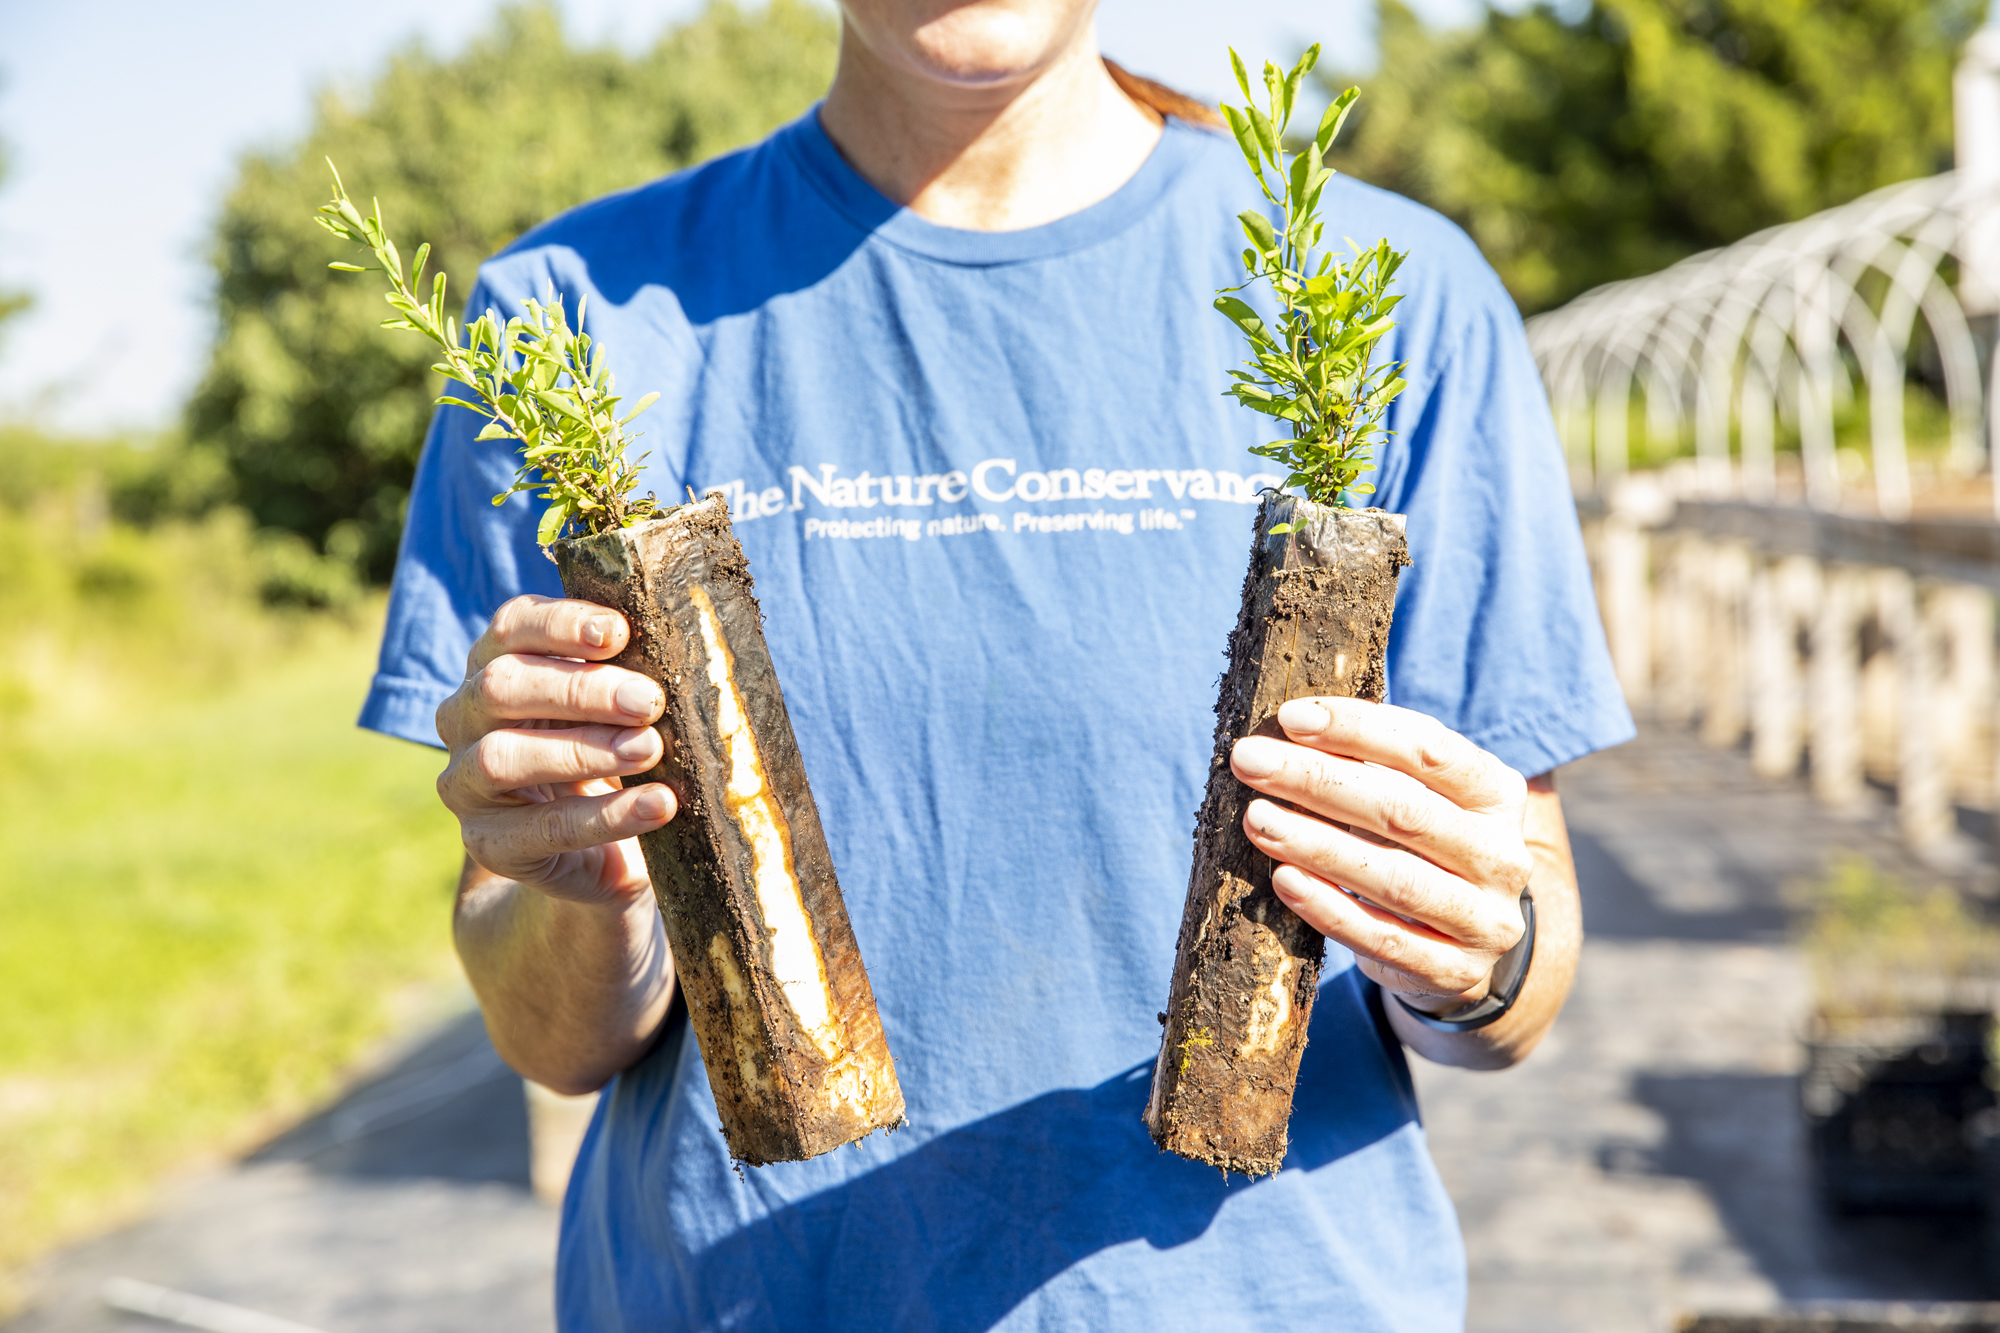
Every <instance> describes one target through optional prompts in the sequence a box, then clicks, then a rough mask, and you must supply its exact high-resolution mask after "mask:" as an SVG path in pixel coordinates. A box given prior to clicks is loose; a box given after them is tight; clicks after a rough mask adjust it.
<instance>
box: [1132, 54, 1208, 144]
mask: <svg viewBox="0 0 2000 1333" xmlns="http://www.w3.org/2000/svg"><path fill="white" fill-rule="evenodd" d="M1104 68H1105V70H1106V71H1107V72H1109V73H1110V75H1111V81H1112V82H1113V83H1115V84H1117V85H1118V87H1119V90H1120V91H1121V92H1123V93H1124V94H1125V95H1126V96H1127V97H1129V98H1131V99H1132V100H1133V101H1135V102H1137V103H1138V104H1139V105H1140V106H1143V107H1146V108H1147V109H1149V110H1152V111H1157V112H1159V113H1160V114H1161V115H1162V116H1178V117H1179V118H1180V119H1182V120H1184V121H1186V122H1187V123H1188V124H1190V125H1195V126H1199V127H1200V128H1202V129H1205V130H1226V129H1228V128H1229V127H1228V126H1227V125H1226V124H1224V123H1223V119H1222V113H1221V112H1219V111H1217V110H1216V109H1215V108H1214V107H1212V106H1210V105H1208V103H1206V102H1197V101H1196V100H1195V99H1194V98H1192V97H1189V96H1188V95H1187V94H1186V93H1177V92H1175V91H1174V90H1173V89H1171V88H1169V87H1167V86H1166V85H1165V84H1164V83H1155V82H1153V81H1152V80H1151V79H1142V78H1140V77H1139V76H1138V75H1137V74H1134V73H1133V72H1132V71H1131V70H1129V69H1126V68H1125V67H1124V66H1123V65H1121V64H1119V63H1118V62H1117V61H1115V60H1113V59H1112V58H1111V57H1110V56H1106V57H1104Z"/></svg>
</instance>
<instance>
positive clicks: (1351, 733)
mask: <svg viewBox="0 0 2000 1333" xmlns="http://www.w3.org/2000/svg"><path fill="white" fill-rule="evenodd" d="M1278 725H1279V726H1280V727H1282V728H1284V731H1285V734H1286V736H1288V737H1290V738H1291V739H1292V740H1294V741H1296V742H1297V743H1299V744H1300V745H1307V746H1311V747H1312V748H1314V749H1316V750H1323V751H1325V752H1327V753H1329V754H1338V755H1345V756H1347V757H1349V758H1352V759H1364V760H1367V761H1368V762H1369V763H1373V764H1381V765H1383V766H1384V767H1387V768H1392V769H1395V770H1396V771H1397V772H1400V773H1406V774H1408V775H1409V776H1410V777H1413V778H1415V779H1416V780H1417V781H1419V782H1421V783H1423V785H1424V786H1426V787H1428V788H1430V789H1431V790H1432V791H1434V792H1437V793H1438V794H1439V795H1441V796H1444V797H1445V798H1446V799H1448V800H1450V801H1452V802H1453V803H1454V804H1456V805H1458V806H1460V807H1462V808H1464V809H1467V810H1474V811H1485V810H1496V809H1502V808H1507V807H1512V806H1516V805H1519V804H1520V803H1521V802H1522V801H1523V800H1524V799H1525V798H1526V793H1527V784H1526V782H1525V780H1524V779H1523V778H1522V777H1521V775H1520V774H1519V773H1516V772H1515V771H1514V770H1513V769H1511V768H1509V767H1507V765H1505V764H1503V763H1501V762H1500V760H1499V759H1497V758H1495V757H1494V756H1493V755H1491V754H1488V753H1487V752H1486V751H1484V750H1482V749H1480V748H1479V747H1478V746H1477V745H1474V744H1473V743H1472V742H1471V741H1469V740H1467V739H1466V738H1465V737H1463V736H1461V735H1459V734H1458V733H1457V732H1455V731H1453V730H1452V729H1451V728H1450V727H1447V726H1445V725H1444V723H1442V722H1439V721H1438V720H1437V719H1436V718H1433V717H1426V716H1425V715H1424V714H1422V713H1418V712H1413V711H1411V710H1410V709H1407V708H1396V707H1393V706H1391V705H1388V704H1373V703H1369V702H1367V701H1366V700H1362V699H1335V698H1319V699H1294V700H1291V701H1290V702H1289V703H1286V704H1285V705H1283V706H1282V707H1280V708H1279V709H1278Z"/></svg>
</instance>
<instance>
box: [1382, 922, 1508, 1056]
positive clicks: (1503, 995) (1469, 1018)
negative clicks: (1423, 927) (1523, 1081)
mask: <svg viewBox="0 0 2000 1333" xmlns="http://www.w3.org/2000/svg"><path fill="white" fill-rule="evenodd" d="M1521 924H1522V925H1523V926H1525V927H1526V929H1525V930H1523V931H1522V932H1521V938H1520V939H1519V940H1516V941H1515V943H1514V947H1513V948H1511V949H1509V950H1508V951H1507V952H1506V953H1503V954H1501V955H1500V961H1498V962H1496V963H1495V964H1493V977H1492V980H1491V982H1490V983H1489V986H1488V989H1487V991H1486V994H1485V995H1484V996H1483V997H1481V998H1480V999H1477V1000H1474V1001H1473V1002H1472V1003H1471V1004H1469V1005H1466V1006H1465V1007H1463V1008H1460V1009H1447V1010H1446V1011H1445V1012H1444V1013H1443V1014H1427V1013H1425V1012H1424V1011H1423V1010H1421V1009H1418V1008H1416V1007H1415V1006H1414V1005H1412V1004H1410V1003H1409V1002H1408V1001H1407V1000H1405V999H1404V998H1403V997H1402V996H1400V995H1398V996H1396V1003H1397V1004H1400V1005H1402V1006H1403V1012H1404V1013H1406V1014H1408V1015H1409V1016H1410V1017H1411V1018H1414V1019H1416V1020H1417V1021H1418V1022H1419V1023H1422V1024H1423V1025H1424V1026H1425V1027H1427V1028H1430V1029H1432V1030H1433V1031H1436V1032H1476V1031H1478V1030H1479V1029H1480V1028H1483V1027H1486V1026H1487V1025H1488V1024H1491V1023H1497V1022H1499V1021H1500V1019H1501V1018H1502V1017H1504V1016H1505V1015H1506V1013H1507V1011H1508V1010H1509V1009H1512V1008H1513V1007H1514V1001H1515V1000H1516V999H1517V998H1518V997H1519V996H1520V994H1521V987H1522V986H1523V985H1524V984H1526V982H1527V980H1528V964H1529V963H1531V962H1533V961H1534V957H1535V895H1534V894H1532V893H1530V892H1529V891H1528V890H1526V889H1522V890H1521Z"/></svg>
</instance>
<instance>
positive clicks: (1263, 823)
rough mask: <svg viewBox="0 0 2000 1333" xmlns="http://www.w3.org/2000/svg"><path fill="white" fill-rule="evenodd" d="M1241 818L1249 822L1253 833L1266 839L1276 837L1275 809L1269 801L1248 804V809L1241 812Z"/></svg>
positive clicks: (1276, 820)
mask: <svg viewBox="0 0 2000 1333" xmlns="http://www.w3.org/2000/svg"><path fill="white" fill-rule="evenodd" d="M1243 817H1244V818H1245V819H1247V820H1249V821H1250V827H1251V829H1252V830H1253V831H1255V832H1257V833H1261V834H1262V835H1263V836H1265V837H1267V838H1275V837H1276V836H1277V835H1278V819H1277V807H1276V806H1274V805H1272V804H1271V803H1270V802H1269V801H1252V802H1250V808H1249V809H1248V810H1245V811H1244V812H1243Z"/></svg>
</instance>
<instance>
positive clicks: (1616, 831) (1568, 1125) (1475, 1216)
mask: <svg viewBox="0 0 2000 1333" xmlns="http://www.w3.org/2000/svg"><path fill="white" fill-rule="evenodd" d="M1563 796H1564V802H1565V805H1566V806H1567V808H1568V811H1569V817H1570V822H1571V827H1572V829H1573V830H1574V836H1575V842H1576V849H1577V859H1578V864H1579V868H1580V870H1581V873H1582V878H1583V881H1584V886H1585V897H1586V918H1587V924H1588V927H1589V931H1590V941H1589V943H1588V944H1587V946H1586V950H1585V955H1584V963H1583V969H1582V974H1581V979H1580V981H1579V985H1578V989H1577V993H1576V996H1575V998H1574V999H1573V1000H1572V1001H1571V1004H1570V1007H1569V1009H1568V1010H1567V1011H1566V1012H1565V1014H1564V1016H1563V1019H1562V1021H1561V1023H1560V1024H1559V1025H1558V1027H1557V1030H1556V1031H1555V1033H1554V1034H1553V1035H1552V1036H1551V1038H1550V1040H1549V1041H1548V1042H1547V1043H1546V1044H1545V1045H1544V1047H1543V1048H1542V1050H1541V1051H1540V1052H1538V1053H1537V1054H1536V1056H1535V1057H1534V1059H1532V1060H1531V1061H1529V1062H1528V1063H1527V1064H1526V1065H1525V1066H1524V1067H1522V1068H1521V1069H1519V1070H1516V1071H1514V1072H1512V1073H1509V1074H1505V1075H1498V1076H1494V1075H1469V1074H1462V1073H1459V1072H1457V1071H1452V1070H1439V1069H1432V1068H1429V1067H1423V1068H1420V1069H1419V1071H1418V1082H1419V1085H1420V1088H1421V1090H1422V1093H1423V1098H1424V1105H1425V1112H1426V1119H1427V1123H1428V1125H1429V1129H1430V1134H1431V1141H1432V1145H1433V1149H1434V1151H1435V1153H1436V1156H1437V1159H1438V1163H1439V1166H1440V1168H1441V1169H1442V1171H1443V1172H1444V1176H1445V1180H1446V1183H1447V1184H1448V1185H1449V1186H1450V1187H1451V1190H1452V1194H1453V1197H1454V1198H1455V1199H1456V1200H1457V1201H1458V1205H1459V1210H1460V1213H1461V1216H1462V1218H1463V1220H1464V1225H1465V1232H1466V1240H1467V1249H1468V1253H1469V1256H1470V1262H1471V1267H1472V1290H1473V1307H1472V1316H1471V1324H1470V1327H1471V1329H1472V1330H1473V1333H1516V1331H1517V1330H1518V1331H1519V1333H1529V1331H1531V1330H1532V1333H1572V1331H1574V1333H1663V1331H1664V1330H1666V1329H1669V1328H1671V1327H1672V1320H1673V1318H1674V1316H1675V1315H1677V1314H1679V1313H1682V1312H1687V1311H1694V1310H1704V1311H1711V1310H1713V1311H1723V1310H1755V1309H1769V1308H1773V1307H1775V1306H1776V1305H1778V1304H1779V1303H1780V1302H1782V1301H1788V1300H1811V1299H1835V1298H1872V1299H1895V1298H1900V1299H1968V1298H1974V1297H1978V1296H1982V1295H1986V1294H1989V1292H1988V1285H1987V1280H1986V1278H1985V1277H1984V1276H1983V1274H1982V1269H1981V1266H1980V1261H1979V1248H1980V1247H1979V1242H1978V1239H1977V1237H1976V1235H1974V1234H1971V1232H1972V1229H1970V1228H1967V1227H1966V1226H1964V1225H1963V1224H1960V1225H1957V1226H1936V1225H1926V1224H1922V1223H1915V1222H1907V1221H1874V1222H1865V1223H1843V1224H1835V1223H1832V1222H1829V1221H1827V1220H1826V1219H1824V1218H1822V1217H1821V1216H1820V1215H1819V1214H1818V1212H1817V1211H1816V1210H1815V1208H1814V1207H1813V1204H1812V1196H1811V1189H1810V1180H1809V1176H1808V1172H1807V1168H1806V1163H1805V1160H1804V1156H1803V1145H1802V1142H1801V1134H1800V1127H1799V1119H1798V1114H1797V1108H1796V1091H1795V1074H1796V1072H1797V1069H1798V1064H1799V1059H1798V1049H1797V1045H1796V1040H1795V1034H1796V1032H1797V1030H1798V1026H1799V1023H1800V1021H1801V1019H1802V1018H1803V1016H1804V1012H1805V1006H1806V988H1805V980H1804V976H1803V974H1802V971H1801V969H1800V968H1799V966H1798V963H1797V961H1796V959H1795V957H1794V956H1793V955H1792V954H1791V952H1790V951H1789V950H1788V948H1787V947H1786V945H1785V929H1786V914H1785V909H1784V904H1783V898H1782V889H1783V886H1784V885H1785V883H1786V882H1787V881H1789V880H1793V879H1796V878H1798V877H1801V876H1810V875H1813V874H1816V873H1818V871H1819V870H1820V868H1821V867H1822V865H1823V864H1824V862H1825V858H1826V856H1827V855H1828V853H1829V852H1830V851H1831V850H1833V849H1836V848H1851V849H1854V850H1857V851H1862V852H1865V853H1867V854H1869V855H1871V856H1873V857H1875V858H1876V859H1877V860H1878V861H1880V862H1882V863H1883V864H1885V865H1887V866H1889V867H1891V868H1893V869H1898V870H1901V871H1902V872H1904V873H1908V874H1912V875H1916V876H1920V877H1921V876H1924V875H1925V874H1926V872H1925V871H1924V870H1923V869H1922V868H1921V867H1917V866H1912V865H1910V864H1908V863H1907V861H1906V860H1905V858H1904V857H1903V855H1902V853H1901V851H1900V849H1899V848H1898V846H1897V844H1896V842H1895V840H1894V837H1893V833H1892V832H1891V830H1890V825H1889V821H1888V819H1887V818H1886V815H1885V814H1884V812H1882V811H1879V810H1878V811H1875V812H1873V813H1867V812H1864V813H1863V814H1861V815H1858V816H1855V817H1852V818H1848V819H1837V818H1834V817H1832V816H1831V815H1828V814H1827V813H1825V812H1823V811H1822V810H1820V809H1819V808H1818V807H1816V806H1814V805H1813V804H1812V803H1811V801H1810V800H1809V799H1808V798H1807V797H1806V796H1805V795H1804V794H1803V792H1802V791H1801V790H1799V789H1797V788H1795V787H1788V786H1784V785H1773V784H1769V783H1763V782H1759V781H1757V780H1756V779H1754V778H1753V777H1752V776H1751V775H1750V773H1749V768H1748V764H1747V763H1746V762H1745V761H1744V760H1743V759H1742V757H1741V756H1739V755H1735V754H1716V753H1713V752H1710V751H1707V750H1704V749H1702V748H1701V747H1700V746H1698V745H1697V744H1696V743H1695V742H1694V741H1693V740H1692V739H1691V738H1688V737H1687V736H1685V735H1683V734H1681V733H1678V732H1667V731H1659V730H1650V731H1648V732H1647V734H1646V735H1645V736H1643V737H1642V738H1641V740H1640V741H1638V742H1637V743H1635V744H1634V745H1631V746H1628V747H1626V748H1624V749H1622V750H1619V751H1614V752H1612V753H1610V754H1607V755H1600V756H1596V757H1594V758H1592V759H1590V760H1588V761H1586V762H1584V763H1582V764H1579V765H1577V766H1576V767H1575V768H1574V769H1572V770H1570V771H1569V772H1568V773H1566V774H1565V775H1564V779H1563ZM1977 873H1980V874H1986V873H1988V872H1984V871H1981V872H1977ZM1981 887H1982V888H1985V887H1987V886H1986V885H1985V884H1983V883H1982V885H1981ZM554 1232H555V1221H554V1216H553V1213H552V1211H551V1210H549V1209H547V1208H544V1207H542V1206H541V1205H539V1204H537V1203H536V1202H534V1200H533V1199H532V1197H531V1196H530V1195H529V1193H528V1191H527V1142H526V1118H525V1114H524V1111H523V1106H522V1099H521V1093H520V1084H519V1082H518V1080H516V1079H514V1078H513V1077H512V1075H510V1074H509V1073H508V1072H507V1071H506V1070H505V1069H504V1068H503V1067H502V1066H501V1065H500V1063H499V1061H498V1059H497V1058H496V1057H495V1056H494V1055H493V1053H492V1050H491V1048H490V1047H489V1046H488V1045H487V1044H486V1041H485V1038H484V1036H483V1034H482V1033H481V1031H480V1029H479V1026H478V1023H477V1020H476V1019H475V1018H472V1017H470V1016H467V1017H465V1018H462V1019H460V1020H458V1021H456V1022H454V1023H452V1024H450V1025H448V1026H447V1027H445V1028H444V1029H443V1030H441V1031H440V1032H438V1033H436V1034H434V1035H433V1036H432V1037H431V1038H430V1039H429V1040H427V1041H425V1042H424V1043H423V1044H421V1045H419V1046H417V1047H415V1048H414V1049H412V1050H410V1051H408V1052H407V1053H406V1054H405V1055H404V1056H403V1057H402V1058H401V1059H400V1060H397V1061H395V1062H394V1063H393V1064H392V1066H391V1067H390V1068H389V1069H388V1071H387V1072H386V1073H385V1074H383V1075H382V1076H381V1077H379V1078H377V1079H374V1080H372V1081H370V1082H369V1083H367V1084H366V1085H364V1086H362V1087H360V1088H358V1089H357V1090H355V1091H354V1092H353V1093H352V1094H351V1095H349V1096H348V1097H347V1098H345V1099H344V1100H342V1101H341V1102H340V1103H339V1104H338V1105H337V1106H335V1107H333V1108H331V1109H329V1110H328V1111H327V1112H325V1113H324V1114H322V1115H321V1116H319V1117H317V1118H316V1119H314V1120H312V1121H310V1122H308V1123H306V1124H305V1125H302V1126H300V1127H299V1128H298V1129H297V1130H295V1131H293V1132H292V1133H290V1134H288V1135H286V1136H285V1138H283V1139H282V1140H280V1141H279V1142H277V1143H275V1144H273V1145H271V1146H270V1147H269V1148H267V1149H265V1150H264V1151H262V1152H260V1153H258V1154H257V1155H256V1156H255V1157H253V1158H251V1159H250V1160H249V1161H246V1162H244V1163H241V1164H240V1165H238V1166H237V1167H235V1168H234V1169H231V1170H229V1171H227V1172H223V1173H219V1174H214V1175H210V1176H207V1177H204V1178H201V1179H198V1180H192V1181H189V1182H186V1183H185V1184H184V1185H182V1186H180V1187H179V1188H177V1189H176V1190H174V1191H172V1192H171V1193H170V1195H169V1196H168V1197H167V1198H165V1199H164V1200H163V1201H162V1203H161V1205H160V1207H159V1209H158V1210H157V1211H156V1213H155V1215H154V1216H153V1217H152V1219H151V1220H149V1221H146V1222H142V1223H140V1224H138V1225H136V1226H134V1227H131V1228H129V1229H127V1230H125V1231H121V1232H119V1233H117V1234H115V1235H111V1236H108V1237H106V1238H104V1239H101V1240H99V1241H96V1242H93V1243H90V1244H87V1245H83V1246H79V1247H77V1248H75V1249H72V1250H69V1251H67V1252H65V1253H63V1254H60V1255H58V1256H56V1257H55V1258H54V1259H53V1260H51V1261H50V1262H49V1263H48V1264H47V1265H45V1266H44V1268H43V1270H42V1273H41V1279H42V1281H41V1290H42V1293H43V1300H42V1304H41V1305H40V1306H39V1307H38V1308H36V1309H35V1310H34V1311H33V1312H31V1313H30V1314H29V1315H28V1316H26V1317H25V1318H24V1319H22V1320H20V1321H17V1322H16V1323H14V1324H11V1325H9V1326H8V1328H7V1333H137V1330H139V1329H142V1328H154V1329H157V1328H159V1327H160V1326H159V1325H157V1324H152V1323H150V1321H146V1320H142V1319H138V1318H135V1317H132V1316H123V1315H117V1314H114V1313H112V1312H111V1311H109V1310H107V1309H106V1308H104V1306H103V1305H102V1304H101V1302H100V1301H99V1299H98V1296H97V1292H98V1289H99V1288H100V1286H101V1285H102V1283H103V1282H104V1280H105V1279H106V1278H109V1277H112V1276H127V1277H134V1278H140V1279H143V1280H146V1281H151V1282H157V1283H160V1284H163V1285H166V1286H169V1287H174V1288H177V1289H180V1290H184V1291H191V1292H196V1293H199V1294H201V1295H204V1296H208V1297H213V1298H217V1299H221V1300H225V1301H229V1302H232V1303H235V1304H238V1305H242V1306H247V1307H249V1308H251V1309H255V1310H261V1311H264V1312H266V1313H269V1314H271V1315H274V1316H280V1317H283V1318H286V1319H291V1320H296V1321H298V1322H300V1323H303V1324H306V1325H309V1326H312V1327H314V1328H319V1329H324V1330H326V1331H327V1333H364V1331H365V1333H405V1331H407V1333H420V1331H421V1333H517V1331H518V1333H541V1331H543V1330H547V1329H548V1328H549V1327H550V1322H551V1321H550V1317H549V1313H548V1310H549V1298H550V1288H549V1269H550V1260H551V1256H552V1252H553V1246H554Z"/></svg>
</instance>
